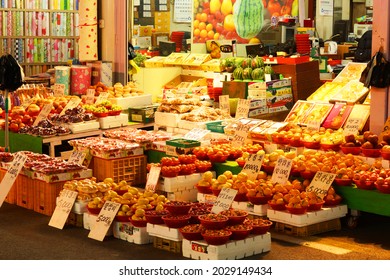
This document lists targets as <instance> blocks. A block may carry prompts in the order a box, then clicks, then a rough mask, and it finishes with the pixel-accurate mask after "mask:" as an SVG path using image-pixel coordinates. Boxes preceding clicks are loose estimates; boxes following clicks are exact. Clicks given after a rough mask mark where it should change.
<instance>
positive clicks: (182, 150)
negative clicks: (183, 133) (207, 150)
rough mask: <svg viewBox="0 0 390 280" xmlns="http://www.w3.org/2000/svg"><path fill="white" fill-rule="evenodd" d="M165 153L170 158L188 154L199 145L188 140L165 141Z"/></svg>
mask: <svg viewBox="0 0 390 280" xmlns="http://www.w3.org/2000/svg"><path fill="white" fill-rule="evenodd" d="M166 144H167V147H166V149H167V150H166V153H167V155H171V156H178V155H181V154H190V153H192V150H193V149H194V148H195V147H199V146H200V145H201V143H200V142H199V141H195V140H188V139H183V138H178V139H172V140H167V141H166Z"/></svg>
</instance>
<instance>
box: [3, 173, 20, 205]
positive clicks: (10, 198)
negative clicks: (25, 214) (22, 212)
mask: <svg viewBox="0 0 390 280" xmlns="http://www.w3.org/2000/svg"><path fill="white" fill-rule="evenodd" d="M5 173H7V170H5V169H0V182H1V181H2V180H3V178H4V176H5ZM16 181H17V179H16ZM16 181H15V183H14V184H13V185H12V187H11V189H10V190H9V192H8V194H7V196H6V197H5V199H4V201H5V202H7V203H9V204H15V203H16Z"/></svg>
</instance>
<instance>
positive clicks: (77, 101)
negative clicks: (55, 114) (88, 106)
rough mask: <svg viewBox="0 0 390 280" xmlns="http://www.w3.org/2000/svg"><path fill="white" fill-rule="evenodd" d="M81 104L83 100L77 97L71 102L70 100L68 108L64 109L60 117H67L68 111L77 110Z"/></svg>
mask: <svg viewBox="0 0 390 280" xmlns="http://www.w3.org/2000/svg"><path fill="white" fill-rule="evenodd" d="M80 102H81V99H80V98H78V97H76V98H72V99H71V100H69V102H68V103H67V104H66V106H65V107H64V109H62V111H61V113H60V116H62V115H65V112H66V111H67V110H70V109H73V108H76V107H77V106H78V105H79V104H80Z"/></svg>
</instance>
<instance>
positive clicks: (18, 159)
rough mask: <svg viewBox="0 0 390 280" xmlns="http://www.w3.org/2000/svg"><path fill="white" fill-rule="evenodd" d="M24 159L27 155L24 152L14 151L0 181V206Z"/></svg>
mask: <svg viewBox="0 0 390 280" xmlns="http://www.w3.org/2000/svg"><path fill="white" fill-rule="evenodd" d="M26 160H27V156H26V155H25V154H24V153H22V152H20V153H15V156H14V160H13V162H12V165H11V166H10V167H9V168H8V170H7V172H6V173H5V175H4V178H3V180H2V181H1V183H0V207H1V206H2V205H3V202H4V200H5V198H6V197H7V195H8V193H9V191H10V189H11V187H12V185H13V184H14V183H15V180H16V177H18V175H19V173H20V171H21V170H22V167H23V165H24V163H25V162H26Z"/></svg>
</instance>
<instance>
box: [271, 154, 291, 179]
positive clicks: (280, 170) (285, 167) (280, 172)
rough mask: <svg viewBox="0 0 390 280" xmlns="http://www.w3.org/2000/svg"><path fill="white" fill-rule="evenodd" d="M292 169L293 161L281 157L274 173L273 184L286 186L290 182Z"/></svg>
mask: <svg viewBox="0 0 390 280" xmlns="http://www.w3.org/2000/svg"><path fill="white" fill-rule="evenodd" d="M291 167H292V160H291V159H288V158H285V157H279V158H278V161H277V162H276V165H275V169H274V172H273V173H272V178H271V180H272V183H274V184H275V183H280V184H285V183H286V182H287V180H288V177H289V176H290V171H291Z"/></svg>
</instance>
